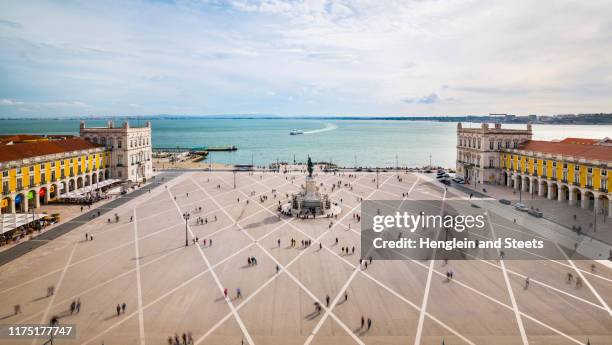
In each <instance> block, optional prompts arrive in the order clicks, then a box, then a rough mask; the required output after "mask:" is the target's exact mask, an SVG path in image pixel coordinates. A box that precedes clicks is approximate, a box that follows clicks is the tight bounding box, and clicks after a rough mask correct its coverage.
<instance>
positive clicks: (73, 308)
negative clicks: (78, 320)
mask: <svg viewBox="0 0 612 345" xmlns="http://www.w3.org/2000/svg"><path fill="white" fill-rule="evenodd" d="M80 311H81V299H80V298H77V299H75V300H73V301H72V303H70V315H72V314H78V313H79V312H80Z"/></svg>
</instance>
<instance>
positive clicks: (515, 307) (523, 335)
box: [485, 212, 529, 345]
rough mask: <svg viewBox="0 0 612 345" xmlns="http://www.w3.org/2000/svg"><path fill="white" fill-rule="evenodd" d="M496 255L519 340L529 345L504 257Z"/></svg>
mask: <svg viewBox="0 0 612 345" xmlns="http://www.w3.org/2000/svg"><path fill="white" fill-rule="evenodd" d="M485 214H486V215H487V219H488V221H489V224H490V226H491V233H492V235H493V239H496V238H497V236H496V235H495V228H494V226H493V224H491V216H490V215H489V213H488V212H485ZM497 253H498V254H500V257H499V264H500V266H501V267H502V272H503V273H504V280H505V281H506V287H507V288H508V294H509V295H510V301H511V302H512V309H513V310H514V316H515V317H516V323H517V325H518V328H519V331H520V332H521V339H522V340H523V345H529V340H528V339H527V333H525V326H524V325H523V319H522V318H521V313H520V312H519V309H518V304H517V303H516V298H515V297H514V291H513V290H512V285H510V279H509V278H508V272H507V271H506V264H505V263H504V257H503V256H502V255H501V253H500V251H499V249H497Z"/></svg>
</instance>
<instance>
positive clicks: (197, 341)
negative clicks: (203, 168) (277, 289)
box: [195, 193, 358, 345]
mask: <svg viewBox="0 0 612 345" xmlns="http://www.w3.org/2000/svg"><path fill="white" fill-rule="evenodd" d="M243 194H244V193H243ZM247 198H249V197H248V196H247ZM357 207H358V206H355V207H354V208H353V209H352V210H351V212H352V211H353V210H355V209H356V208H357ZM345 217H346V216H345ZM345 217H343V218H345ZM343 218H342V219H343ZM342 219H341V220H340V221H342ZM292 221H293V219H290V220H289V221H286V220H285V221H283V223H282V224H280V225H279V226H278V227H276V228H275V229H273V230H272V231H270V232H269V233H267V234H266V235H264V236H262V237H260V238H258V239H257V241H261V240H262V239H264V238H266V237H268V236H269V235H271V234H272V233H273V232H275V231H276V230H278V229H280V228H281V226H283V225H285V224H289V225H290V226H293V224H291V222H292ZM332 228H333V227H332ZM326 234H327V233H323V234H321V236H319V237H318V238H317V239H314V241H315V242H317V241H318V240H319V239H320V238H321V237H323V236H325V235H326ZM306 236H308V235H306ZM254 244H255V243H252V244H251V245H254ZM306 252H307V251H306V250H303V251H301V252H300V253H299V254H298V255H296V256H295V257H294V258H293V259H292V260H291V261H289V263H287V265H286V266H284V267H282V265H279V267H280V268H281V269H280V272H279V274H277V275H274V276H272V278H270V279H268V280H267V281H266V282H265V283H264V284H263V285H262V286H260V287H259V288H258V289H256V290H255V291H254V292H253V293H251V294H250V295H249V296H248V297H247V298H246V299H245V300H244V301H243V302H242V303H240V304H239V305H238V306H237V307H236V310H240V309H241V308H242V307H244V306H245V305H246V304H247V302H249V301H250V300H251V299H253V298H254V297H255V296H257V294H259V292H261V291H262V290H263V289H264V288H265V287H266V286H268V285H269V284H270V283H272V282H273V281H274V280H275V279H276V278H277V277H278V276H279V275H280V274H282V273H288V272H289V271H288V268H289V267H290V266H291V265H293V263H295V262H297V260H298V259H300V258H301V257H302V255H304V254H305V253H306ZM313 299H314V300H316V297H313ZM231 315H232V313H231V312H230V313H228V314H227V315H226V316H225V317H223V318H222V319H221V320H219V322H217V324H215V325H214V326H213V327H212V328H211V329H209V330H208V331H207V332H206V333H205V334H204V335H202V336H201V337H200V338H199V339H198V340H196V341H195V345H198V344H200V343H201V342H202V341H204V339H205V338H206V337H207V336H209V335H210V334H212V333H213V332H214V331H215V330H216V329H217V328H218V327H220V326H221V325H222V324H223V322H224V321H226V320H227V319H228V318H229V317H230V316H231ZM332 317H333V318H334V320H336V322H338V324H340V325H341V326H342V325H343V324H342V321H341V320H340V319H338V318H337V317H336V316H335V315H334V314H332ZM344 329H345V330H348V331H350V329H348V327H346V326H345V327H344Z"/></svg>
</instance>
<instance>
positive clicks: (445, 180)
mask: <svg viewBox="0 0 612 345" xmlns="http://www.w3.org/2000/svg"><path fill="white" fill-rule="evenodd" d="M438 181H440V182H442V183H444V184H445V185H447V186H450V184H451V181H450V180H449V179H448V178H444V179H441V180H438Z"/></svg>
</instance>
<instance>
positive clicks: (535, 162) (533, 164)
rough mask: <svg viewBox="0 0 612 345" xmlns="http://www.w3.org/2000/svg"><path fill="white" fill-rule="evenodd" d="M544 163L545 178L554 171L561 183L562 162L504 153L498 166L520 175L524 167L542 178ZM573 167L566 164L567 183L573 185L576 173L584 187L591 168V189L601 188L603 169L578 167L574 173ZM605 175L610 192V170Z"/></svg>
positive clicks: (611, 171) (611, 184) (611, 181)
mask: <svg viewBox="0 0 612 345" xmlns="http://www.w3.org/2000/svg"><path fill="white" fill-rule="evenodd" d="M544 161H546V177H547V178H552V176H553V169H554V170H555V171H556V178H555V180H557V181H562V180H563V170H564V169H563V164H564V163H565V162H563V161H555V160H551V159H546V160H543V159H537V158H534V157H529V156H523V155H515V154H509V153H508V154H506V153H504V154H502V155H501V158H500V165H501V167H502V168H503V169H508V170H513V171H517V172H521V173H523V172H524V167H525V166H527V172H528V173H529V174H533V172H534V171H537V173H538V176H542V175H543V171H544V163H543V162H544ZM553 162H556V166H555V167H553ZM575 167H576V163H567V169H566V171H567V183H569V184H572V183H574V176H575V175H576V173H578V174H579V178H580V180H579V181H580V186H581V187H586V183H587V175H588V168H589V167H591V168H593V170H592V173H591V177H592V180H593V185H592V187H593V189H594V190H599V189H600V188H601V187H602V175H601V172H602V170H603V169H601V168H600V167H595V166H586V165H578V167H579V170H578V171H576V170H575ZM607 174H608V175H607V176H606V177H607V178H608V179H607V190H608V191H610V190H612V176H610V175H611V174H612V170H608V172H607Z"/></svg>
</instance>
